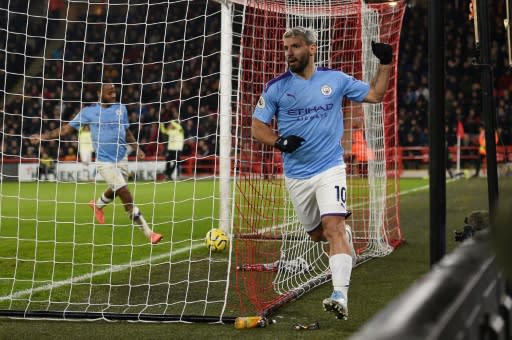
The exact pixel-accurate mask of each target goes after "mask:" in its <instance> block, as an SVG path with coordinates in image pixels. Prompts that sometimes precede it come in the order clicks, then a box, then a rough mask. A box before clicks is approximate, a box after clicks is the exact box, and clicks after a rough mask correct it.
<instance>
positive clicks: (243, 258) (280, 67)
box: [0, 0, 404, 322]
mask: <svg viewBox="0 0 512 340" xmlns="http://www.w3.org/2000/svg"><path fill="white" fill-rule="evenodd" d="M403 10H404V2H403V1H396V2H385V3H365V2H363V1H355V0H329V1H320V2H319V1H316V0H261V1H260V0H181V1H148V0H130V1H128V0H119V1H116V2H115V3H110V2H96V1H86V0H70V1H66V2H60V1H51V0H49V1H47V2H42V1H34V0H32V1H22V2H20V1H14V0H9V1H4V2H2V3H1V4H0V60H2V62H1V63H0V87H1V90H0V142H1V145H2V148H1V149H0V219H1V220H0V221H1V223H0V315H1V316H14V317H37V318H54V317H59V318H64V319H76V318H80V319H117V320H139V321H180V322H189V321H192V322H195V321H207V322H232V321H234V318H235V317H236V316H239V315H241V314H250V313H258V314H262V315H267V314H270V313H272V312H273V311H274V310H275V309H276V308H279V306H281V305H282V304H283V303H286V302H288V301H291V300H293V299H295V298H297V297H298V296H300V295H302V294H304V293H305V292H307V291H309V290H310V289H313V288H314V287H316V286H318V285H319V284H321V283H323V282H326V281H328V280H329V279H330V276H329V271H328V258H327V255H326V253H325V249H324V247H325V245H323V244H317V243H313V242H311V241H309V239H308V236H307V235H306V234H305V233H304V232H303V231H302V229H301V226H300V225H299V224H298V222H297V219H296V217H295V214H294V211H293V207H292V206H291V203H290V201H289V198H288V194H287V192H286V189H285V187H284V185H283V175H282V174H283V169H282V162H281V155H280V153H279V152H277V151H276V150H274V149H273V148H270V147H267V146H263V145H261V144H259V143H257V142H256V141H254V140H253V139H252V137H251V119H252V111H253V109H254V106H255V105H256V102H257V99H258V97H259V95H260V93H261V91H262V89H263V86H264V84H265V83H266V82H268V81H269V80H270V79H272V78H273V77H275V76H277V75H279V74H280V73H282V72H284V71H285V69H286V64H285V62H284V54H283V51H282V35H283V33H284V30H285V29H286V28H287V27H290V26H293V25H303V26H310V27H314V28H315V29H316V30H317V31H318V33H319V48H318V56H317V61H318V65H319V66H326V67H330V68H334V69H340V70H342V71H344V72H346V73H348V74H350V75H353V76H354V77H357V78H360V79H363V80H365V81H370V80H371V79H370V77H371V75H372V74H373V73H374V72H375V69H376V67H377V60H376V59H375V58H374V57H373V55H372V53H371V48H370V43H371V41H372V40H376V41H382V42H387V43H390V44H391V45H392V46H393V49H394V55H395V56H396V55H397V54H398V44H399V36H400V28H401V21H402V16H403ZM396 59H397V58H395V68H394V69H393V71H392V75H391V80H390V86H389V90H388V92H387V93H386V96H385V100H384V102H383V103H382V104H379V105H368V104H364V105H361V104H354V103H351V102H346V103H345V105H344V125H345V137H344V139H343V140H342V141H341V142H342V143H343V146H344V148H345V150H346V162H347V173H348V188H349V196H348V202H349V206H350V209H351V210H352V212H353V215H352V217H351V218H350V219H349V221H348V223H349V224H350V225H351V226H352V229H353V230H354V238H355V242H356V248H357V251H358V263H362V262H364V261H366V260H368V259H371V258H373V257H376V256H384V255H386V254H388V253H389V252H390V251H392V250H393V249H394V247H396V246H397V245H398V244H399V243H400V242H401V240H402V235H401V232H400V225H399V214H398V213H399V199H398V192H399V187H398V168H397V162H398V151H397V133H396V131H397V121H396ZM102 82H103V83H104V82H109V83H112V84H114V86H115V88H116V91H117V99H118V101H119V102H120V103H121V104H123V105H124V106H125V107H126V110H127V116H128V120H129V126H128V129H129V130H130V131H131V132H132V133H133V135H134V136H135V138H136V140H137V142H138V144H139V145H140V147H141V148H142V149H143V150H144V152H145V153H146V158H145V159H144V160H137V159H136V158H135V157H134V154H133V153H131V154H129V159H128V169H129V172H130V173H131V176H130V178H129V180H128V182H127V183H128V188H129V189H130V192H131V194H132V196H133V200H134V203H135V205H136V206H137V207H138V208H139V209H140V211H141V213H142V214H143V216H144V217H145V219H146V220H147V222H148V225H149V227H150V229H151V230H153V231H155V232H158V233H161V234H162V235H163V240H162V241H161V242H160V243H158V244H156V245H152V244H151V243H149V242H148V240H147V239H146V237H145V236H144V234H143V233H142V232H141V231H140V230H139V228H138V226H137V224H136V223H134V222H133V221H132V220H131V219H130V218H129V217H128V215H127V214H126V212H125V208H124V206H123V204H122V203H121V201H120V200H119V198H116V199H115V200H114V201H113V202H112V203H110V204H109V205H108V206H106V207H105V208H104V211H105V224H99V223H98V221H97V220H95V216H94V213H93V211H92V210H91V209H90V207H89V206H88V202H89V201H90V200H92V199H94V200H97V199H98V198H99V197H100V196H101V194H102V193H103V192H104V191H105V189H106V183H105V182H104V180H103V178H102V177H101V176H100V175H99V174H98V171H97V169H96V166H95V163H94V162H92V163H90V164H87V163H84V162H82V161H81V160H80V154H79V153H78V151H79V142H78V135H77V134H76V133H75V134H73V133H72V134H70V135H66V136H60V137H59V138H56V139H53V140H43V141H41V142H39V143H36V144H33V141H31V140H30V138H29V137H30V136H31V135H33V134H36V135H38V136H40V135H41V134H43V133H45V132H47V131H49V130H52V129H56V128H62V127H63V126H64V125H66V124H67V123H69V121H71V119H72V118H73V117H74V116H75V115H76V114H77V113H78V112H79V111H80V110H82V109H83V108H85V107H88V106H91V105H93V104H94V103H95V102H97V98H96V93H95V90H94V89H95V88H96V86H97V85H98V84H101V83H102ZM170 121H175V122H179V124H180V125H181V127H182V128H183V130H184V134H185V141H184V148H183V150H182V151H181V155H180V157H179V159H177V160H169V159H167V156H168V153H167V147H168V146H169V145H170V143H169V138H168V137H167V135H166V134H165V133H164V132H163V131H164V130H165V128H166V126H167V124H168V123H169V122H170ZM175 165H176V169H177V170H174V172H173V173H172V174H168V173H167V170H168V167H169V166H175ZM213 228H220V229H222V230H224V231H225V232H226V233H227V234H228V235H229V236H230V242H229V249H228V250H226V251H224V252H218V253H216V252H212V251H210V250H209V249H208V248H207V247H206V246H205V239H204V238H205V235H206V233H207V232H208V231H209V230H211V229H213Z"/></svg>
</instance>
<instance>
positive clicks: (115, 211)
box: [0, 178, 512, 339]
mask: <svg viewBox="0 0 512 340" xmlns="http://www.w3.org/2000/svg"><path fill="white" fill-rule="evenodd" d="M68 185H69V186H70V188H68V189H65V188H66V186H68ZM178 185H183V187H180V188H179V190H175V188H174V184H172V183H165V184H158V185H156V186H155V185H153V184H148V183H138V184H137V185H131V189H132V192H133V193H134V195H135V200H136V202H137V204H138V205H139V207H141V210H142V211H143V213H144V214H145V215H146V216H148V220H149V221H150V222H151V223H152V224H153V225H154V227H155V230H157V231H158V232H161V233H163V234H164V235H165V237H166V239H164V240H167V241H170V240H172V241H173V243H176V244H177V245H176V246H180V243H179V242H178V243H177V241H178V240H180V239H182V240H183V239H185V240H187V241H186V242H184V244H182V245H183V247H184V248H186V247H190V246H191V245H193V244H194V242H200V241H202V239H203V237H204V234H205V233H206V231H207V230H208V229H209V228H210V227H211V226H212V225H216V221H215V216H216V215H215V214H216V205H215V198H214V197H212V194H211V193H212V192H216V190H214V189H213V188H212V185H213V184H212V182H209V181H201V182H197V183H186V182H185V183H179V184H178ZM427 185H428V180H401V183H400V188H401V192H402V193H403V196H402V198H401V208H400V212H401V225H402V229H403V232H404V236H405V240H406V243H405V244H404V245H402V246H401V247H399V248H398V249H397V250H396V251H395V252H394V253H392V254H391V255H389V256H387V257H384V258H380V259H375V260H372V261H369V262H367V263H365V264H363V265H361V266H359V267H357V268H356V269H355V270H354V271H353V275H352V281H351V289H350V318H349V320H348V321H346V322H342V321H339V320H335V319H334V318H333V317H332V316H331V315H329V314H328V313H324V312H323V311H322V309H321V303H320V301H321V300H322V299H323V298H324V297H325V296H327V295H328V294H329V293H330V290H331V287H330V284H325V285H323V286H321V287H319V288H317V289H315V290H313V291H312V292H310V293H308V294H306V295H305V296H303V297H301V298H300V299H299V300H298V301H295V302H293V303H291V304H289V305H286V306H284V307H282V308H281V309H279V310H278V311H276V312H275V313H274V315H273V317H274V318H275V319H276V320H277V323H276V324H274V325H271V326H269V327H267V328H265V329H257V330H244V331H237V330H234V329H233V326H232V325H220V324H218V325H208V324H192V325H187V324H160V323H158V324H146V323H136V324H131V323H125V322H118V323H109V322H95V323H92V324H91V323H87V322H72V323H70V322H52V323H48V322H45V321H28V320H9V319H0V329H2V332H1V333H2V335H3V336H6V337H7V338H30V337H33V336H36V335H37V338H48V339H49V338H51V339H60V338H62V339H68V338H69V336H70V334H76V335H77V338H90V337H92V336H101V337H111V338H113V339H117V338H131V337H134V336H137V337H144V338H151V339H160V338H162V339H164V338H166V339H168V338H169V337H171V336H172V338H175V339H185V338H190V337H191V336H196V337H197V338H202V337H204V336H205V335H206V334H210V335H211V334H215V336H218V337H226V338H233V337H240V336H244V337H245V338H249V339H253V338H254V339H261V338H279V339H303V338H337V339H345V338H348V336H350V334H352V333H353V332H355V331H357V329H358V328H359V327H361V326H362V324H364V322H365V321H366V320H368V319H369V318H370V317H371V316H372V315H373V314H375V313H376V312H377V311H378V310H379V309H381V308H382V307H384V305H385V304H386V303H387V302H389V301H390V300H391V299H392V298H394V297H395V296H397V295H398V294H399V293H400V292H402V291H403V290H404V289H406V288H407V287H408V286H409V285H410V284H411V283H412V282H414V280H416V279H417V278H419V276H420V275H422V274H423V273H425V272H427V271H428V270H429V246H428V241H429V217H428V215H429V211H428V200H429V197H428V187H426V186H427ZM38 188H39V191H37V189H38ZM103 188H104V186H102V185H98V186H97V187H95V186H94V185H91V184H65V185H64V184H62V183H60V184H59V185H58V186H56V185H55V184H48V185H46V184H44V185H39V187H37V186H36V185H35V184H29V183H22V184H18V183H7V182H4V183H2V184H1V186H0V199H1V202H0V204H1V205H0V209H1V210H0V212H1V216H2V221H1V222H2V223H1V225H0V240H1V241H0V242H2V244H1V246H0V277H4V278H5V277H6V276H7V275H10V274H12V272H9V270H12V269H8V267H9V266H5V262H2V261H5V259H6V258H8V257H12V256H13V254H12V252H13V251H16V249H17V247H18V246H19V244H23V245H24V247H25V248H24V249H25V250H24V251H23V252H21V253H18V256H20V255H23V256H25V257H26V258H27V259H30V258H35V257H37V258H38V259H39V260H41V259H47V260H52V261H53V256H62V258H60V257H59V259H62V262H66V261H68V260H69V258H70V257H69V256H70V254H72V253H73V252H72V251H71V250H69V251H68V252H66V251H64V250H63V251H62V254H60V253H61V251H60V250H59V251H58V253H59V255H53V254H55V253H56V249H55V248H52V247H53V246H50V245H48V247H47V248H45V251H44V252H43V251H41V250H42V249H41V250H40V249H39V247H38V249H35V248H34V246H33V245H32V246H31V242H32V243H33V241H30V240H34V239H37V240H47V241H48V243H55V242H54V241H55V240H58V241H59V242H61V243H62V246H63V247H64V246H65V245H66V244H67V243H69V242H73V240H80V241H81V242H84V244H90V245H89V247H92V248H94V254H96V251H97V254H98V255H97V256H96V255H95V256H94V257H90V254H91V249H92V248H90V249H85V250H84V251H83V254H82V253H80V256H78V253H76V251H75V254H76V256H75V258H74V259H73V258H72V259H73V260H74V261H83V262H84V263H92V264H94V265H97V266H98V269H99V268H101V265H102V264H105V263H109V262H110V261H111V260H112V259H113V257H115V258H116V259H115V260H112V262H114V263H119V264H122V263H126V261H130V256H131V255H129V254H130V253H133V255H132V256H134V257H135V258H136V259H144V258H145V257H147V256H148V254H149V256H155V255H157V256H158V255H160V254H161V253H168V252H169V251H170V242H169V243H165V242H164V243H163V244H162V247H160V245H159V246H158V247H155V246H154V247H151V246H149V245H147V244H146V242H145V239H144V237H143V235H142V233H141V232H140V231H139V230H137V229H135V230H133V228H132V227H131V226H130V223H129V220H128V217H127V216H126V215H125V213H124V211H123V209H122V206H121V205H120V203H119V202H117V203H116V204H115V205H113V206H110V207H109V208H107V218H106V220H107V224H106V225H105V226H99V227H98V226H97V227H96V228H93V223H92V222H93V220H92V215H91V212H90V210H89V208H88V207H87V202H88V201H89V200H90V199H91V198H92V197H97V196H98V195H99V193H101V191H102V190H103ZM417 188H423V189H420V190H417ZM486 188H487V184H486V182H485V180H483V179H473V180H459V181H454V182H451V183H448V184H447V246H448V251H451V249H453V248H454V247H456V246H457V243H456V242H455V241H454V239H453V231H454V230H455V229H461V228H462V226H463V220H464V217H465V216H466V215H467V214H468V213H469V212H471V211H473V210H479V209H486V207H487V201H486V199H487V196H486V195H487V191H486ZM510 188H512V182H511V180H510V179H508V178H506V179H504V180H501V179H500V193H501V195H507V193H506V190H508V194H510ZM504 189H505V190H504ZM66 192H67V193H66ZM75 192H76V194H75ZM504 192H505V193H504ZM193 193H195V194H193ZM67 195H69V196H67ZM75 195H76V196H75ZM174 195H176V196H174ZM17 197H20V198H21V199H18V200H17V199H16V198H17ZM52 197H58V200H59V201H62V202H67V203H64V204H63V206H62V207H57V209H55V206H54V205H52V203H51V200H52ZM191 197H194V199H195V200H196V201H195V208H194V210H191V209H190V208H188V209H187V206H190V205H192V204H191V202H192V201H191V200H190V199H191ZM37 200H39V203H37ZM152 202H155V204H153V203H152ZM173 202H177V203H173ZM212 202H213V203H214V204H213V207H212ZM53 204H54V203H53ZM201 204H204V205H201ZM43 205H44V206H45V208H44V209H42V206H43ZM200 205H201V208H200V209H198V207H199V206H200ZM38 206H39V209H37V207H38ZM64 207H65V208H64ZM172 216H174V218H173V217H172ZM190 216H194V218H196V219H198V220H199V221H200V222H199V224H198V226H197V228H195V229H194V231H191V230H190V228H185V226H186V225H187V224H190V220H189V219H190ZM212 216H213V217H212ZM13 221H17V222H16V223H17V224H16V225H9V223H10V222H13ZM36 221H39V222H36ZM55 221H56V223H55ZM73 223H74V224H75V225H76V226H75V228H73V227H72V226H73ZM52 225H53V227H52ZM114 225H115V226H114ZM173 227H174V228H173ZM98 229H99V230H98ZM170 230H174V232H173V233H170ZM22 240H23V242H22ZM24 240H26V241H24ZM20 242H22V243H20ZM25 243H26V244H25ZM103 244H109V245H111V244H116V245H118V246H119V247H118V248H119V250H115V251H112V250H111V248H112V247H111V246H110V248H109V247H108V246H103ZM125 246H126V248H127V250H129V251H127V252H126V253H124V252H122V251H121V249H123V248H125ZM84 247H85V246H84ZM114 248H116V247H114ZM194 251H197V252H204V254H205V253H206V250H205V248H204V247H198V248H197V249H196V250H194ZM66 254H67V255H66ZM204 254H201V255H202V256H204ZM82 255H83V256H84V257H83V260H82ZM100 255H101V256H100ZM178 256H183V258H185V257H187V258H188V256H189V255H188V253H187V254H186V255H178ZM43 262H44V261H43ZM19 270H20V271H19V272H17V275H25V276H27V277H31V276H32V275H37V277H38V278H39V279H41V280H43V281H41V283H42V282H44V279H45V278H47V277H49V274H48V273H45V272H44V270H42V272H41V273H38V274H34V271H33V267H31V266H27V268H24V269H23V271H21V268H19ZM88 270H90V267H89V269H88ZM70 274H71V273H70V272H69V271H66V269H65V268H63V270H62V272H60V274H59V275H60V276H59V277H63V278H64V277H66V278H68V277H69V275H70ZM53 275H54V276H55V275H56V274H55V273H54V274H53ZM23 288H24V287H21V286H20V287H16V289H23ZM177 288H179V287H177ZM0 292H1V295H2V296H3V295H4V294H6V293H12V292H11V291H9V292H6V288H5V287H3V285H1V284H0ZM314 321H319V323H320V329H319V330H316V331H303V332H298V331H295V330H293V328H292V325H293V324H294V323H295V322H301V323H309V322H314ZM212 332H213V333H212ZM0 338H1V337H0Z"/></svg>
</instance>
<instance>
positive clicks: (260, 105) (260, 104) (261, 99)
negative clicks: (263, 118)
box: [256, 96, 265, 109]
mask: <svg viewBox="0 0 512 340" xmlns="http://www.w3.org/2000/svg"><path fill="white" fill-rule="evenodd" d="M256 106H257V107H258V108H259V109H263V108H265V99H263V96H260V99H258V104H257V105H256Z"/></svg>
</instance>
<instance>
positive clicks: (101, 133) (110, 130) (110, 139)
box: [69, 104, 129, 163]
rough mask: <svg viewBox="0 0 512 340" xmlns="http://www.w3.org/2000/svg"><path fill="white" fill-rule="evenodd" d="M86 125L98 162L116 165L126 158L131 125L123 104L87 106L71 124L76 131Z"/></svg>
mask: <svg viewBox="0 0 512 340" xmlns="http://www.w3.org/2000/svg"><path fill="white" fill-rule="evenodd" d="M85 124H88V125H89V126H90V128H91V135H92V143H93V145H94V150H96V159H97V160H98V161H102V162H110V163H114V162H117V161H119V160H121V159H123V158H124V157H125V155H126V129H127V128H128V126H129V123H128V113H127V111H126V107H125V106H124V105H123V104H112V105H110V106H108V107H102V106H101V105H100V104H94V105H91V106H87V107H85V108H83V109H82V110H81V111H80V112H79V113H78V114H77V115H76V116H75V117H74V118H73V120H72V121H70V122H69V125H71V126H72V127H73V128H74V129H76V130H78V129H80V127H81V126H82V125H85Z"/></svg>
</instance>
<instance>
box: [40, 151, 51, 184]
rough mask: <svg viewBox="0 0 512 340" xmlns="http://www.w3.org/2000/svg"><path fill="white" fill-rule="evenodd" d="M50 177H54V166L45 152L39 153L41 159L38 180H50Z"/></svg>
mask: <svg viewBox="0 0 512 340" xmlns="http://www.w3.org/2000/svg"><path fill="white" fill-rule="evenodd" d="M50 175H52V176H55V165H54V160H53V158H52V157H50V155H48V153H47V152H46V151H44V150H43V151H42V152H41V158H40V159H39V179H40V180H42V179H43V177H44V179H45V180H47V181H48V180H50V179H51V178H50Z"/></svg>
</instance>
